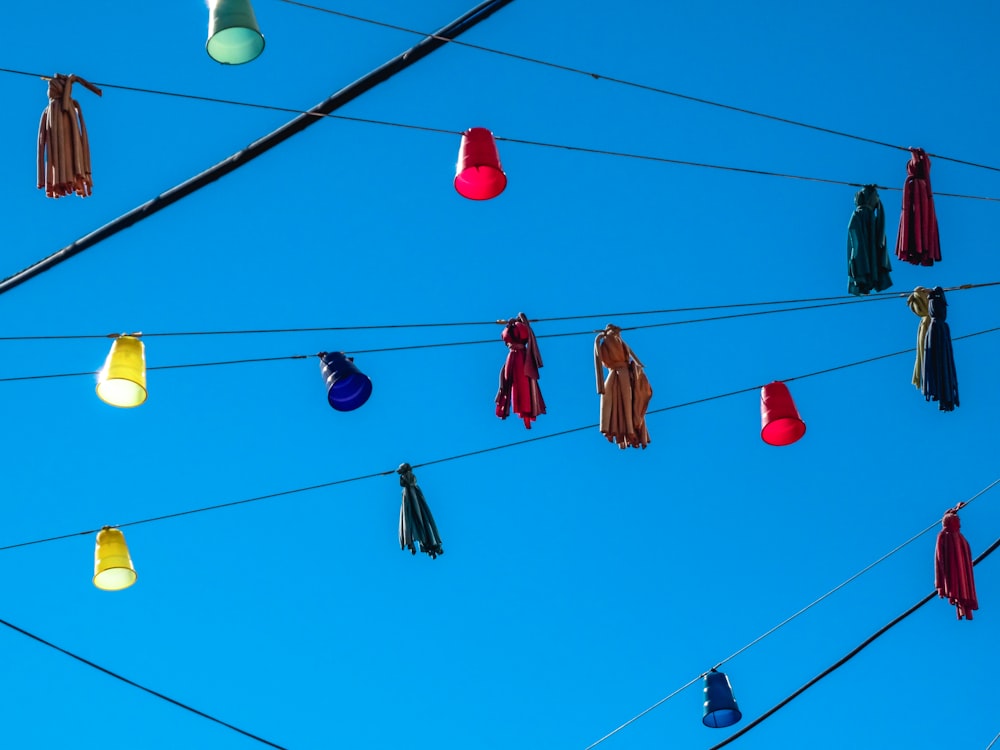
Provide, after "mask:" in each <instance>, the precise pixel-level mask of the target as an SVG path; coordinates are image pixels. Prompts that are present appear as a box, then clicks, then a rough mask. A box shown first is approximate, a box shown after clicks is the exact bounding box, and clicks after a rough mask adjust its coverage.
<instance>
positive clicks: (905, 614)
mask: <svg viewBox="0 0 1000 750" xmlns="http://www.w3.org/2000/svg"><path fill="white" fill-rule="evenodd" d="M997 547H1000V539H997V540H996V541H995V542H993V544H991V545H990V546H989V547H988V548H987V549H986V550H985V551H984V552H983V553H982V554H981V555H980V556H979V557H977V558H976V559H975V560H973V561H972V565H973V566H976V565H979V563H981V562H982V561H983V560H985V559H986V558H987V557H989V556H990V555H991V554H992V553H993V552H994V551H995V550H996V548H997ZM937 596H938V592H937V591H932V592H931V593H929V594H928V595H927V596H925V597H924V598H923V599H921V600H920V601H919V602H917V603H916V604H914V605H913V606H912V607H910V608H909V609H908V610H906V611H905V612H903V613H902V614H901V615H899V616H898V617H896V618H895V619H893V620H892V621H891V622H889V623H887V624H885V625H883V626H882V627H881V628H879V629H878V630H876V631H875V632H874V633H872V634H871V635H870V636H869V637H868V638H866V639H865V640H864V641H862V642H861V643H860V644H858V645H857V646H856V647H855V648H853V649H852V650H851V651H850V652H849V653H847V654H846V655H845V656H844V657H843V658H841V659H840V660H838V661H837V662H835V663H834V664H831V665H830V666H829V667H827V668H826V669H824V670H823V671H822V672H820V673H819V674H818V675H816V676H815V677H813V678H812V679H811V680H809V682H807V683H806V684H805V685H803V686H802V687H800V688H799V689H798V690H796V691H795V692H794V693H792V694H791V695H789V696H788V697H787V698H785V699H784V700H782V701H780V702H779V703H777V704H776V705H775V706H772V707H771V708H770V709H768V710H767V711H765V712H764V713H762V714H761V715H760V716H758V717H757V718H756V719H754V720H753V721H751V722H750V723H749V724H747V725H746V726H744V727H741V728H740V729H739V731H736V732H734V733H733V734H731V735H729V736H728V737H727V738H726V739H724V740H723V741H722V742H719V743H717V744H715V745H712V747H710V748H709V750H719V748H722V747H725V746H726V745H728V744H729V743H730V742H732V741H733V740H735V739H736V738H738V737H742V736H743V735H744V734H746V733H747V732H749V731H750V730H751V729H753V728H754V727H756V726H757V725H759V724H760V723H761V722H763V721H764V720H765V719H767V718H769V717H771V716H773V715H774V714H775V713H777V712H778V711H780V710H781V709H782V708H784V707H785V706H787V705H788V704H789V703H791V702H792V701H793V700H795V699H796V698H798V697H799V696H800V695H802V693H804V692H805V691H806V690H808V689H809V688H811V687H812V686H813V685H815V684H816V683H817V682H819V681H820V680H822V679H823V678H824V677H826V676H827V675H829V674H831V673H832V672H834V671H836V670H837V669H840V667H842V666H844V665H845V664H846V663H847V662H849V661H850V660H851V659H853V658H854V657H855V656H857V655H858V654H859V653H861V652H862V651H863V650H864V649H866V648H867V647H868V646H870V645H871V644H872V643H873V642H874V641H875V640H877V639H878V638H880V637H881V636H883V635H885V633H887V632H888V631H890V630H891V629H892V628H894V627H896V626H897V625H898V624H899V623H901V622H902V621H903V620H905V619H906V618H907V617H909V616H910V615H912V614H913V613H914V612H916V611H917V610H918V609H920V608H921V607H923V606H924V605H925V604H927V602H929V601H931V600H932V599H934V598H936V597H937Z"/></svg>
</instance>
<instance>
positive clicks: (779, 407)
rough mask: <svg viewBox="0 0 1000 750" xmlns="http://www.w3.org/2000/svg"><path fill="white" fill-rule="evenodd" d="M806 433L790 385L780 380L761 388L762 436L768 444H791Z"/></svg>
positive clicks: (804, 424)
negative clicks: (789, 389)
mask: <svg viewBox="0 0 1000 750" xmlns="http://www.w3.org/2000/svg"><path fill="white" fill-rule="evenodd" d="M805 434H806V423H805V422H803V421H802V417H800V416H799V410H798V409H796V408H795V402H794V401H793V400H792V394H791V393H789V391H788V386H787V385H785V384H784V383H782V382H781V381H779V380H776V381H774V382H773V383H768V384H767V385H765V386H764V387H763V388H761V389H760V438H761V440H763V441H764V442H765V443H767V444H768V445H791V444H792V443H794V442H796V441H797V440H799V439H800V438H801V437H802V436H803V435H805Z"/></svg>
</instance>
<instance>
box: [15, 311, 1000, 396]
mask: <svg viewBox="0 0 1000 750" xmlns="http://www.w3.org/2000/svg"><path fill="white" fill-rule="evenodd" d="M861 301H864V300H863V299H862V300H861ZM836 304H850V303H832V304H829V305H811V306H808V307H798V308H787V309H779V310H759V311H756V312H750V313H738V314H735V315H720V316H716V317H711V318H697V319H692V320H673V321H667V322H665V323H649V324H646V325H641V326H631V327H628V328H624V327H623V328H622V329H621V330H623V331H637V330H641V329H647V328H665V327H669V326H677V325H687V324H689V323H707V322H712V321H718V320H732V319H734V318H744V317H750V316H755V315H769V314H771V313H779V312H797V311H799V310H810V309H815V308H819V307H831V306H835V305H836ZM996 331H1000V327H996V328H987V329H986V330H983V331H976V332H975V333H967V334H964V335H962V336H954V337H953V338H952V341H960V340H962V339H968V338H973V337H975V336H983V335H985V334H987V333H994V332H996ZM593 334H594V331H569V332H566V333H546V334H539V335H538V336H536V338H540V339H541V338H546V339H552V338H566V337H570V336H592V335H593ZM145 335H146V334H143V336H145ZM481 344H496V339H479V340H476V341H445V342H440V343H435V344H405V345H403V346H387V347H380V348H377V349H351V350H349V351H345V352H344V353H345V354H349V355H357V354H383V353H388V352H403V351H415V350H419V349H438V348H443V347H452V346H478V345H481ZM912 351H913V350H912V349H904V350H902V351H898V352H891V353H889V354H880V355H878V356H876V357H870V358H868V359H864V360H860V361H858V362H850V363H848V364H845V365H837V366H835V367H831V368H828V369H826V370H819V371H817V372H813V373H808V374H806V375H797V376H795V377H792V378H784V379H783V380H784V381H785V382H791V381H793V380H799V379H801V378H808V377H812V376H814V375H822V374H825V373H828V372H836V371H837V370H843V369H845V368H848V367H856V366H857V365H862V364H867V363H868V362H876V361H878V360H880V359H888V358H889V357H898V356H899V355H901V354H908V353H912ZM316 356H319V355H318V354H289V355H285V356H281V357H253V358H247V359H230V360H223V361H219V362H188V363H182V364H173V365H151V366H149V367H147V368H146V370H147V371H155V370H183V369H188V368H192V367H220V366H226V365H244V364H258V363H263V362H284V361H288V360H294V359H309V358H311V357H316ZM94 374H95V373H94V372H93V371H89V372H63V373H51V374H45V375H15V376H11V377H5V378H0V383H15V382H21V381H30V380H51V379H54V378H75V377H83V376H93V375H94ZM754 387H759V386H754ZM746 390H753V388H749V389H745V390H740V391H734V392H733V393H727V394H723V396H710V397H708V398H707V399H703V400H705V401H711V400H714V399H717V398H722V397H724V396H730V395H735V394H736V393H745V392H746ZM697 403H700V402H697ZM673 408H676V407H672V406H670V407H665V408H664V409H655V410H653V411H650V412H648V413H649V414H655V413H656V412H658V411H667V410H669V409H673Z"/></svg>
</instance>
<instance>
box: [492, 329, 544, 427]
mask: <svg viewBox="0 0 1000 750" xmlns="http://www.w3.org/2000/svg"><path fill="white" fill-rule="evenodd" d="M497 322H498V323H502V322H503V321H502V320H501V321H497ZM500 338H502V339H503V342H504V343H505V344H506V345H507V349H508V350H509V351H508V352H507V361H506V362H504V366H503V367H502V368H501V370H500V389H499V390H498V391H497V396H496V399H495V401H496V414H497V416H498V417H500V419H506V418H507V417H509V416H510V412H511V409H512V408H513V410H514V413H515V414H517V416H519V417H521V419H523V420H524V426H525V427H526V428H527V429H529V430H530V429H531V423H532V422H534V421H535V418H536V417H537V416H538V415H539V414H544V413H545V401H544V400H543V399H542V391H541V389H540V388H539V387H538V370H539V369H540V368H541V367H542V355H541V352H539V351H538V342H537V341H536V340H535V334H534V332H533V331H532V330H531V324H530V323H529V322H528V318H527V317H526V316H525V314H524V313H523V312H522V313H518V314H517V317H516V318H510V319H509V320H508V321H507V324H506V327H505V328H504V329H503V333H502V334H500Z"/></svg>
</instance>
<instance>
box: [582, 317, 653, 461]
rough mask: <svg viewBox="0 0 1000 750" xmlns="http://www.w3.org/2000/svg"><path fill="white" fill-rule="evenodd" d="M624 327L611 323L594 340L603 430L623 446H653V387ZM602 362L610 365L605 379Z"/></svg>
mask: <svg viewBox="0 0 1000 750" xmlns="http://www.w3.org/2000/svg"><path fill="white" fill-rule="evenodd" d="M621 330H622V329H621V328H619V327H618V326H616V325H612V324H611V323H609V324H608V326H607V327H606V328H605V329H604V330H603V331H601V332H600V333H599V334H598V335H597V338H596V339H594V368H595V370H596V374H597V392H598V393H599V394H600V395H601V432H602V433H604V436H605V437H606V438H607V439H608V441H609V442H612V443H617V444H618V447H619V448H622V449H625V448H645V447H646V446H647V445H649V430H647V429H646V409H647V408H648V407H649V401H650V399H651V398H652V397H653V388H652V386H651V385H650V384H649V379H648V378H647V377H646V373H645V371H644V369H643V364H642V362H640V361H639V358H638V357H637V356H635V352H633V351H632V349H631V348H630V347H629V345H628V344H626V343H625V342H624V341H623V340H622V337H621ZM601 365H604V367H606V368H608V376H607V379H604V378H603V374H604V373H603V371H602V369H601Z"/></svg>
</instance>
